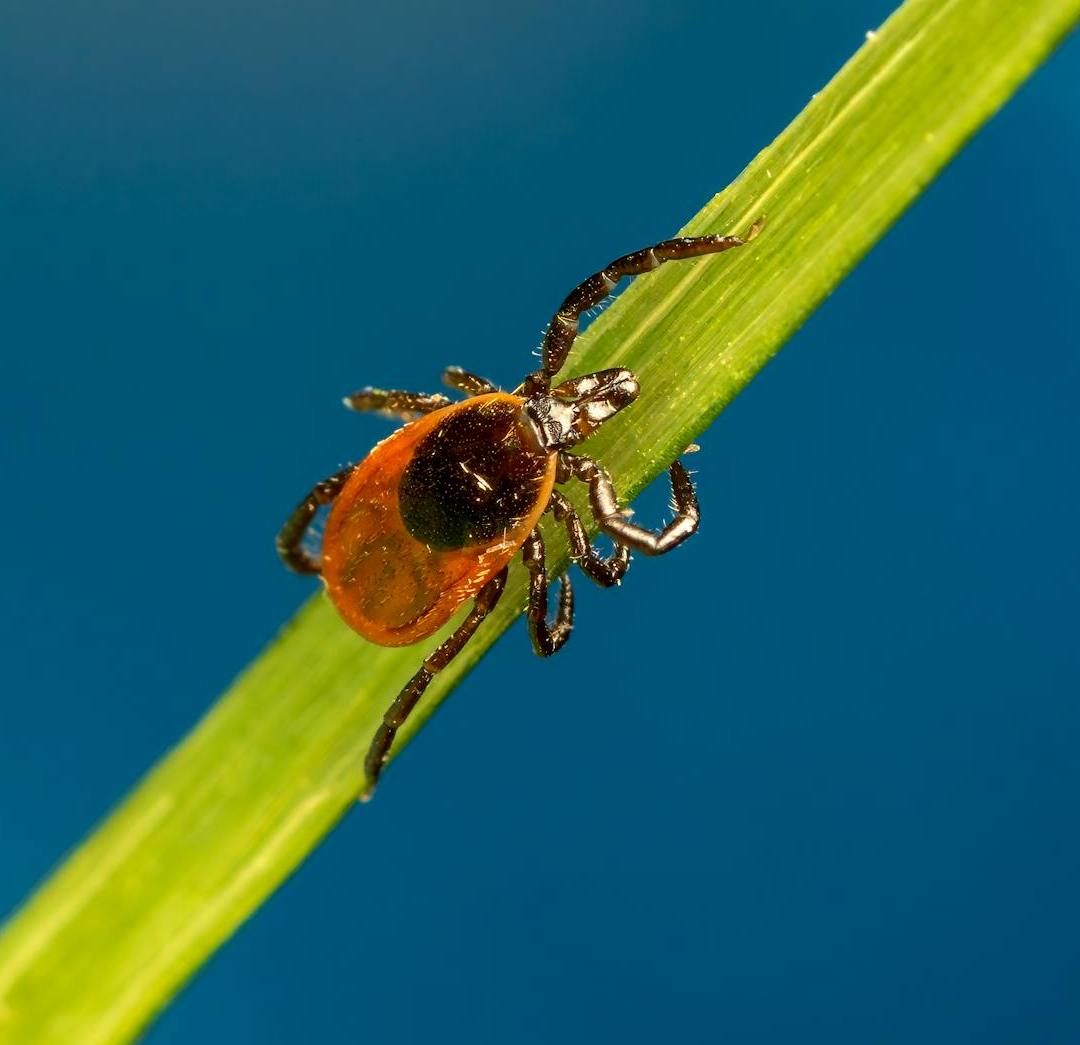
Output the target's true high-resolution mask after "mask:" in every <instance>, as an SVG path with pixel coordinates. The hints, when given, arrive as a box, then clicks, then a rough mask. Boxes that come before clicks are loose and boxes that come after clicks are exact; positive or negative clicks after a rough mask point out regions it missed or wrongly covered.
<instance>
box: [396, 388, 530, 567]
mask: <svg viewBox="0 0 1080 1045" xmlns="http://www.w3.org/2000/svg"><path fill="white" fill-rule="evenodd" d="M524 424H525V422H524V421H523V420H522V417H521V411H520V408H519V407H518V405H517V404H515V403H514V402H513V401H511V400H509V399H499V400H495V401H490V400H489V401H487V402H477V403H476V405H475V406H474V407H472V408H471V409H465V410H459V411H456V412H454V413H453V414H451V415H450V416H449V417H448V418H447V419H446V421H445V422H444V423H443V424H441V425H439V426H438V427H437V428H436V429H435V430H434V431H433V432H431V433H430V434H429V435H428V436H426V437H425V439H424V440H423V442H421V443H420V445H419V446H418V447H417V448H416V453H415V454H414V456H413V459H412V461H411V462H410V463H409V465H408V467H407V468H406V469H405V471H404V473H403V474H402V477H401V483H400V485H399V486H398V505H399V509H400V512H401V520H402V522H403V523H404V525H405V529H406V530H408V532H409V533H410V534H411V535H412V536H413V537H415V538H416V540H418V541H421V542H422V543H424V544H426V545H428V546H429V547H431V548H433V549H438V550H442V551H446V550H449V549H454V548H467V547H470V546H475V545H484V544H491V543H493V542H495V541H497V540H498V539H499V538H500V537H501V536H502V534H504V533H505V532H506V531H507V530H508V529H511V528H512V527H513V525H514V523H515V522H516V521H517V520H519V519H521V518H523V517H524V516H526V515H528V514H529V513H530V511H532V509H533V508H534V507H535V505H536V499H537V497H538V495H539V492H540V490H541V488H542V487H543V485H544V481H545V476H546V473H547V464H548V462H547V455H546V454H544V453H543V452H541V451H538V450H537V449H535V447H534V446H533V445H532V444H531V442H530V440H529V439H528V436H527V433H526V431H525V429H524V427H523V425H524Z"/></svg>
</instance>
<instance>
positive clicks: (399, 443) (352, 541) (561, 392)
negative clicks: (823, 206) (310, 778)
mask: <svg viewBox="0 0 1080 1045" xmlns="http://www.w3.org/2000/svg"><path fill="white" fill-rule="evenodd" d="M761 224H762V223H761V221H760V220H759V221H757V222H755V224H754V225H752V226H751V227H750V229H749V230H748V231H747V233H746V236H745V237H744V238H740V237H738V236H698V237H684V238H680V239H671V240H665V241H664V242H663V243H658V244H656V246H654V247H649V248H647V249H645V250H639V251H635V252H634V253H633V254H626V255H624V256H623V257H621V258H617V259H616V260H615V261H613V262H612V263H611V264H610V265H608V266H607V267H606V268H604V269H602V270H601V271H600V272H597V273H595V274H594V275H592V276H590V277H589V278H588V279H586V280H585V281H584V282H583V283H581V284H579V285H578V286H577V287H575V288H574V289H573V290H572V291H571V292H570V293H569V294H568V295H567V297H566V300H565V301H563V303H562V305H561V306H560V307H559V310H558V311H557V312H556V313H555V316H554V317H553V318H552V321H551V323H550V325H549V326H548V330H547V333H546V335H545V337H544V342H543V351H542V366H541V367H540V369H539V370H536V371H535V372H533V373H531V374H529V375H528V377H526V378H525V380H524V381H523V382H522V383H521V385H520V386H519V387H518V388H516V389H515V390H514V391H513V392H502V391H500V390H499V389H497V388H496V387H495V386H494V385H493V384H491V383H490V382H489V381H486V380H484V378H482V377H477V376H476V375H475V374H470V373H468V372H467V371H465V370H462V369H460V368H459V367H450V368H449V369H448V370H446V371H445V372H444V373H443V381H444V382H445V383H446V384H447V385H449V386H450V387H451V388H454V389H457V390H458V391H459V392H463V393H464V394H465V395H466V396H467V397H468V398H467V399H465V400H464V401H460V402H451V401H450V400H449V399H447V398H446V396H442V395H427V394H424V393H419V392H388V391H383V390H381V389H374V388H365V389H362V390H361V391H359V392H356V393H354V394H353V395H351V396H348V397H346V399H345V403H346V405H347V406H349V407H351V408H352V409H354V410H368V411H375V412H377V413H381V414H384V415H387V416H390V417H398V418H402V419H404V420H406V421H409V422H410V423H409V424H406V425H405V426H404V427H403V428H401V429H399V430H398V431H397V432H395V433H394V434H393V435H391V436H390V437H389V438H388V439H385V440H383V441H382V442H381V443H379V444H378V445H377V446H376V447H375V449H374V450H372V452H371V453H370V454H369V455H368V456H367V457H366V458H365V459H364V460H363V461H361V462H360V463H359V464H357V465H352V466H350V467H348V468H345V469H343V470H342V471H340V472H338V473H337V474H336V475H332V476H330V478H328V479H324V480H323V481H322V482H320V483H319V484H318V485H316V486H315V487H314V489H312V491H311V492H310V493H309V494H308V495H307V496H306V497H305V498H304V499H303V500H302V501H301V502H300V504H299V505H297V507H296V509H295V511H293V513H292V515H290V516H289V518H288V520H287V521H286V523H285V525H284V526H283V527H282V529H281V532H280V533H279V534H278V538H277V549H278V553H279V554H280V555H281V558H282V559H283V560H284V562H285V564H286V565H287V566H288V567H290V568H291V569H293V570H295V571H296V572H297V573H314V574H319V575H321V576H322V579H323V581H324V582H325V584H326V589H327V592H328V593H329V595H330V598H331V599H332V600H333V603H334V605H335V606H336V607H337V610H338V612H339V613H340V614H341V616H342V617H343V618H344V620H345V621H346V623H347V624H348V625H349V626H350V627H351V628H353V629H354V630H355V631H357V632H359V633H360V634H361V635H363V636H364V638H366V639H370V640H371V641H372V642H377V643H379V644H380V645H384V646H404V645H408V644H410V643H414V642H418V641H420V640H421V639H424V638H426V637H427V636H429V635H432V634H434V633H435V632H436V631H437V630H438V629H439V628H440V627H442V625H443V624H445V623H446V622H447V621H448V620H449V619H450V617H451V616H453V614H454V612H455V611H456V610H457V609H458V607H459V606H461V605H462V603H464V602H466V601H468V600H469V599H473V605H472V609H471V610H470V611H469V613H468V615H467V616H466V617H465V619H464V620H463V621H462V622H461V624H460V625H459V626H458V627H457V629H456V630H455V631H454V632H453V634H452V635H451V636H450V637H449V638H448V639H447V640H446V641H445V642H444V643H443V644H442V645H441V646H439V647H438V648H437V649H436V650H435V651H434V652H433V653H431V654H430V655H429V656H428V657H427V658H426V659H425V660H424V662H423V664H422V665H421V666H420V669H419V670H418V671H417V672H416V674H415V675H414V676H413V677H412V679H411V680H410V681H409V683H408V684H407V685H406V686H405V688H404V689H403V690H402V691H401V692H400V693H399V694H398V696H397V698H396V699H395V700H394V702H393V704H391V706H390V708H389V710H388V711H387V712H386V715H385V716H384V718H383V722H382V724H381V725H380V726H379V728H378V730H377V731H376V733H375V736H374V738H373V739H372V742H371V747H370V749H369V751H368V754H367V758H366V759H365V761H364V768H365V772H366V774H367V788H366V791H365V792H364V795H363V797H364V798H369V797H370V796H371V794H372V793H373V792H374V790H375V785H376V783H377V782H378V779H379V774H380V773H381V772H382V768H383V766H384V765H385V763H386V760H387V757H388V756H389V753H390V748H391V746H392V744H393V742H394V737H395V736H396V734H397V731H398V729H399V728H400V727H401V725H402V723H403V722H404V721H405V719H406V718H407V717H408V715H409V713H410V712H411V711H412V710H413V708H414V707H415V706H416V703H417V701H418V700H419V699H420V697H421V695H422V694H423V692H424V690H425V689H426V688H427V686H428V684H429V683H430V682H431V680H432V678H434V676H435V675H436V674H437V673H438V672H439V671H441V670H442V669H443V668H445V667H446V665H447V664H449V663H450V661H451V660H453V659H454V657H456V656H457V655H458V653H460V652H461V650H462V649H463V648H464V646H465V644H466V643H467V642H468V641H469V639H470V638H471V637H472V636H473V634H474V633H475V632H476V629H477V628H478V627H479V626H480V622H481V621H482V620H483V619H484V617H486V616H487V614H488V613H490V612H491V610H492V608H493V607H494V606H495V604H496V603H497V602H498V601H499V597H500V596H501V595H502V593H503V589H504V587H505V585H506V574H507V569H508V566H509V563H510V560H511V559H512V558H513V557H514V555H515V554H517V552H518V551H520V552H521V557H522V560H523V562H524V564H525V566H526V568H527V569H528V571H529V604H528V620H529V633H530V635H531V637H532V644H533V648H534V649H535V650H536V652H537V653H538V654H540V656H542V657H547V656H550V655H551V654H552V653H554V652H555V651H556V650H558V649H560V648H561V647H562V645H563V643H565V642H566V640H567V639H568V638H569V637H570V631H571V628H572V627H573V619H574V598H573V590H572V588H571V586H570V578H569V577H568V576H566V575H565V574H564V575H562V576H561V577H559V578H558V580H559V598H558V605H557V608H556V610H555V615H554V618H553V619H552V620H549V619H548V576H547V568H546V565H545V561H544V540H543V537H542V536H541V533H540V529H539V526H538V523H539V521H540V517H541V516H542V515H543V514H544V513H545V512H550V513H551V514H552V515H553V516H554V517H555V518H556V519H557V520H558V521H559V522H561V523H562V524H563V526H564V527H565V528H566V534H567V539H568V542H569V546H570V555H571V558H572V559H573V561H574V563H575V564H576V565H577V566H578V567H579V568H580V569H581V570H582V571H583V572H584V573H585V574H586V576H588V577H589V578H590V579H592V580H593V581H595V582H596V583H597V584H600V585H602V586H604V587H609V586H611V585H613V584H617V583H618V582H619V580H620V579H621V578H622V576H623V574H624V573H625V572H626V569H627V566H628V565H629V563H630V552H631V550H636V551H639V552H642V553H643V554H645V555H662V554H663V553H664V552H667V551H670V550H671V549H672V548H674V547H676V545H679V544H681V543H682V542H683V541H684V540H686V538H687V537H689V536H690V535H691V534H692V533H693V532H694V531H695V530H696V529H697V526H698V502H697V496H696V494H695V492H694V484H693V482H692V481H691V479H690V476H689V475H688V474H687V472H686V469H684V468H683V466H682V465H681V464H679V463H678V462H677V461H676V462H675V463H674V464H672V466H671V468H670V478H671V492H672V503H673V505H674V509H675V517H674V518H673V519H672V521H671V522H670V523H668V525H667V526H665V527H663V528H662V529H659V530H650V529H646V528H645V527H642V526H638V525H637V524H635V523H632V522H630V521H629V520H628V519H627V518H626V517H625V515H623V513H622V512H621V510H620V508H619V500H618V497H617V495H616V493H615V489H614V487H613V486H612V483H611V479H610V478H609V476H608V474H607V472H606V471H604V469H603V467H601V465H599V464H598V463H597V462H596V461H593V460H591V459H590V458H588V457H585V456H584V455H582V454H576V453H572V452H570V448H571V447H572V446H574V445H575V444H576V443H578V442H580V441H581V440H582V439H584V438H585V437H586V436H588V435H589V434H590V433H592V432H594V431H595V430H596V429H597V428H598V427H599V426H600V425H601V424H603V423H604V422H605V421H606V420H608V418H610V417H613V416H614V415H615V414H617V413H618V412H619V411H620V410H622V409H624V408H625V407H627V406H629V405H630V404H631V403H632V402H633V401H634V400H635V399H636V398H637V395H638V390H639V386H638V381H637V378H636V377H635V376H634V374H633V373H631V372H630V371H629V370H623V369H613V370H600V371H597V372H596V373H593V374H585V375H583V376H581V377H575V378H571V379H570V380H569V381H564V382H563V383H562V384H560V385H556V386H555V387H554V388H553V387H552V386H551V383H552V380H553V379H554V377H555V375H556V374H557V373H558V372H559V371H560V370H561V369H562V367H563V364H564V363H565V362H566V358H567V355H568V354H569V352H570V348H571V346H572V345H573V343H574V338H575V337H576V336H577V332H578V321H579V318H580V316H581V314H582V313H583V312H585V311H586V310H588V309H590V308H592V307H593V306H594V305H598V304H599V303H600V302H601V301H603V300H604V298H606V297H607V295H608V294H609V293H611V291H612V290H613V289H614V287H615V285H616V283H618V281H619V280H620V279H621V278H622V277H623V276H635V275H638V274H640V273H644V272H650V271H651V270H652V269H655V268H658V267H659V266H660V265H662V264H663V263H664V262H665V261H677V260H682V259H684V258H696V257H700V256H701V255H703V254H716V253H719V252H720V251H724V250H729V249H730V248H731V247H738V246H741V245H742V244H744V243H746V242H748V241H749V240H750V239H752V238H753V237H754V236H755V235H757V233H758V232H759V231H760V228H761ZM571 480H577V481H580V482H583V483H585V484H586V485H587V486H588V490H589V505H590V509H591V512H592V515H593V517H594V519H595V520H596V523H597V525H598V527H599V528H600V530H601V531H602V532H603V533H605V534H607V535H608V537H610V538H611V540H612V542H613V544H614V549H613V552H612V554H611V555H608V556H605V555H603V554H601V553H600V552H599V551H598V550H597V549H596V548H594V547H593V545H592V544H591V542H590V540H589V536H588V533H587V531H586V529H585V526H584V524H583V523H582V521H581V519H580V518H579V516H578V514H577V512H576V511H575V510H574V508H573V507H572V505H571V504H570V502H569V501H568V500H567V499H566V498H565V497H563V495H562V494H561V493H559V491H558V490H556V489H555V487H556V485H557V484H561V483H566V482H569V481H571ZM323 505H331V506H332V507H331V509H330V514H329V517H328V518H327V521H326V529H325V532H324V534H323V542H322V552H321V554H320V555H316V554H312V553H311V552H310V551H308V549H307V548H306V547H305V546H304V537H305V535H306V534H307V532H308V528H309V527H310V525H311V522H312V520H313V519H314V517H315V514H316V512H317V511H318V510H319V508H320V507H321V506H323Z"/></svg>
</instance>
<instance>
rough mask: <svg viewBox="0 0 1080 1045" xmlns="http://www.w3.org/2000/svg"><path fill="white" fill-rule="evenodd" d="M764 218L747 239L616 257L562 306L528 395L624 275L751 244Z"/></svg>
mask: <svg viewBox="0 0 1080 1045" xmlns="http://www.w3.org/2000/svg"><path fill="white" fill-rule="evenodd" d="M763 225H764V219H763V218H758V220H757V221H755V222H754V224H753V225H751V226H750V228H749V229H747V230H746V235H745V236H681V237H679V238H678V239H666V240H664V241H663V242H662V243H657V244H656V245H655V246H653V247H646V248H645V249H644V250H636V251H634V253H632V254H624V255H623V256H622V257H621V258H616V259H615V260H614V261H613V262H611V264H610V265H607V266H606V267H605V268H602V269H601V270H600V271H599V272H596V273H594V274H593V275H591V276H590V277H589V278H588V279H586V280H585V281H584V282H582V283H579V284H578V285H577V286H576V287H574V289H573V290H571V291H570V293H569V294H567V295H566V300H565V301H563V303H562V304H561V305H560V306H559V309H558V311H557V312H556V313H555V315H554V316H553V317H552V319H551V324H550V325H549V326H548V329H547V334H545V335H544V343H543V367H542V369H540V370H538V371H537V372H536V373H535V374H531V375H530V376H529V378H527V379H526V382H525V393H526V395H530V394H533V393H535V392H539V391H544V390H546V389H547V388H548V387H549V386H550V384H551V379H552V378H553V377H554V376H555V375H556V374H557V373H558V372H559V371H560V370H561V369H562V366H563V364H564V363H565V362H566V357H567V355H568V354H569V352H570V347H571V346H572V345H573V343H574V338H576V337H577V332H578V321H579V319H580V317H581V313H582V312H586V311H588V309H590V308H592V307H593V306H594V305H599V304H600V302H601V301H603V300H604V298H606V297H607V296H608V294H610V293H611V292H612V291H613V290H614V289H615V286H616V284H617V283H618V282H619V280H620V279H622V277H623V276H638V275H641V274H642V273H644V272H651V271H652V270H653V269H655V268H659V267H660V266H661V265H662V264H663V263H664V262H665V261H681V260H683V259H684V258H698V257H701V256H702V255H703V254H719V253H720V252H721V251H723V250H730V249H731V248H732V247H741V246H742V245H743V244H744V243H749V242H750V240H752V239H753V238H754V237H755V236H756V235H757V234H758V233H759V232H760V231H761V229H762V226H763Z"/></svg>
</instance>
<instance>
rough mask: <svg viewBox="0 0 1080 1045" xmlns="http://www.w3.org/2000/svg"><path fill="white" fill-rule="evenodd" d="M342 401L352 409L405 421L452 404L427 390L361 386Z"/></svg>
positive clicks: (444, 397) (441, 396)
mask: <svg viewBox="0 0 1080 1045" xmlns="http://www.w3.org/2000/svg"><path fill="white" fill-rule="evenodd" d="M342 402H343V403H344V404H345V405H346V406H347V407H348V408H349V409H350V410H358V411H362V412H367V411H370V412H372V413H376V414H381V415H382V416H383V417H398V418H401V419H402V420H403V421H412V420H414V419H415V418H417V417H420V416H422V415H423V414H430V413H431V412H432V411H434V410H441V409H442V408H443V407H444V406H449V405H450V400H449V399H447V398H446V396H444V395H439V394H438V393H437V392H436V393H435V394H434V395H431V394H428V393H427V392H397V391H387V390H386V389H384V388H361V389H360V390H359V391H358V392H353V394H352V395H348V396H345V398H344V399H342Z"/></svg>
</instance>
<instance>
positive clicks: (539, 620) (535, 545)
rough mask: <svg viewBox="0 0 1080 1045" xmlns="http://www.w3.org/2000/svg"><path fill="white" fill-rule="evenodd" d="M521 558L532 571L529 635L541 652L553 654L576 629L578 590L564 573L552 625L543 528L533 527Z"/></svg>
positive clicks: (560, 581) (540, 653) (530, 575)
mask: <svg viewBox="0 0 1080 1045" xmlns="http://www.w3.org/2000/svg"><path fill="white" fill-rule="evenodd" d="M521 559H522V561H523V562H524V563H525V568H526V569H527V570H528V571H529V608H528V611H527V612H528V617H529V637H530V638H531V639H532V644H533V649H534V650H536V652H537V654H539V655H540V656H541V657H550V656H551V655H552V653H557V652H558V651H559V650H560V649H562V647H563V646H564V645H565V644H566V640H567V639H568V638H570V632H571V631H572V630H573V627H574V589H573V588H572V587H571V586H570V578H569V577H568V576H567V575H566V574H565V573H564V574H563V575H562V576H561V577H560V578H559V608H558V610H556V612H555V623H554V624H549V623H548V619H547V614H548V575H547V566H546V564H545V562H544V538H543V537H542V536H541V534H540V530H539V529H536V530H533V532H532V533H530V534H529V536H528V537H526V538H525V543H524V544H523V545H522V547H521Z"/></svg>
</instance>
